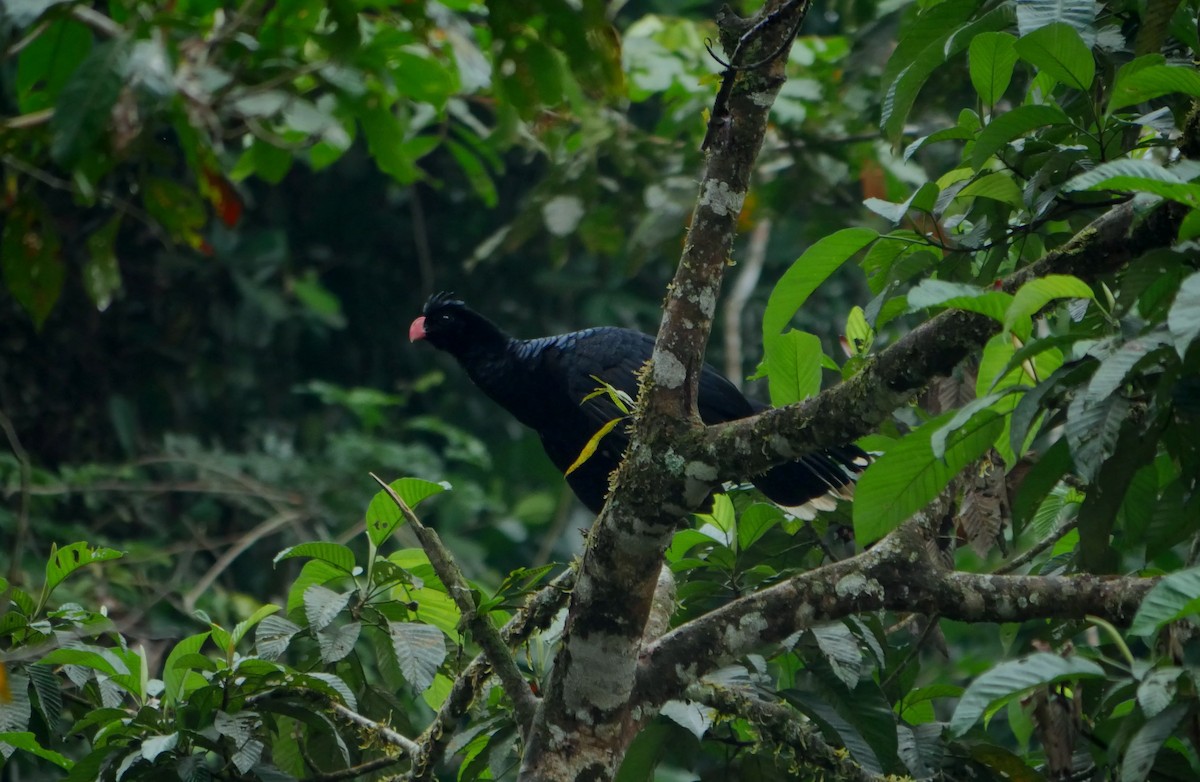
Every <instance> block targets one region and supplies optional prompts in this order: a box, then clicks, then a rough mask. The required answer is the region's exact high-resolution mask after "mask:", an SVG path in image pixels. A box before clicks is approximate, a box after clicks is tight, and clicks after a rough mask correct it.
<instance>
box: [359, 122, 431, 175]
mask: <svg viewBox="0 0 1200 782" xmlns="http://www.w3.org/2000/svg"><path fill="white" fill-rule="evenodd" d="M358 121H359V123H360V124H361V125H362V129H363V134H364V135H365V136H366V137H367V150H368V151H369V152H370V153H371V157H373V158H375V162H376V163H377V164H378V165H379V170H380V171H382V172H384V173H385V174H387V175H388V176H390V177H392V178H393V179H395V180H396V181H397V182H399V183H400V184H402V185H410V184H412V183H413V182H415V181H417V180H418V179H420V178H421V175H422V174H421V170H420V169H419V168H417V164H416V161H415V160H414V159H413V157H412V156H411V155H410V154H409V153H408V151H407V147H406V146H405V128H404V125H402V124H401V123H400V120H399V119H397V118H396V115H395V114H393V113H392V112H391V111H390V110H389V109H386V108H383V107H382V106H379V107H373V108H370V109H366V110H365V111H362V112H360V113H359V115H358Z"/></svg>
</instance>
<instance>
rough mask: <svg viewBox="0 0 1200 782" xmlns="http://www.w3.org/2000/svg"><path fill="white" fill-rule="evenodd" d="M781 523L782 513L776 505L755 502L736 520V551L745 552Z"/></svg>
mask: <svg viewBox="0 0 1200 782" xmlns="http://www.w3.org/2000/svg"><path fill="white" fill-rule="evenodd" d="M781 521H783V511H781V510H780V509H779V508H778V506H776V505H768V504H766V503H764V502H756V503H755V504H753V505H751V506H750V507H749V508H746V510H744V511H743V512H742V515H741V516H739V517H738V520H737V541H738V549H739V550H740V551H745V550H746V549H748V548H750V546H752V545H754V543H755V542H757V541H758V540H759V539H760V538H761V537H762V536H763V535H765V534H767V532H769V531H770V529H771V528H772V527H774V526H775V525H776V524H778V523H779V522H781Z"/></svg>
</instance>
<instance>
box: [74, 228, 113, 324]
mask: <svg viewBox="0 0 1200 782" xmlns="http://www.w3.org/2000/svg"><path fill="white" fill-rule="evenodd" d="M120 225H121V217H120V215H117V216H116V217H114V218H113V219H111V220H109V221H108V222H107V223H105V224H104V226H103V227H102V228H100V229H98V230H97V231H95V232H94V233H92V235H91V236H89V237H88V238H87V249H88V259H87V262H86V263H84V265H83V287H84V290H86V291H87V295H88V298H89V299H91V300H92V304H95V305H96V309H97V310H99V311H100V312H104V311H105V310H106V309H108V305H110V304H112V300H113V296H114V295H116V293H117V292H118V291H120V290H121V266H120V264H119V263H118V261H117V253H116V250H115V249H114V245H115V244H116V240H117V229H118V228H119V227H120Z"/></svg>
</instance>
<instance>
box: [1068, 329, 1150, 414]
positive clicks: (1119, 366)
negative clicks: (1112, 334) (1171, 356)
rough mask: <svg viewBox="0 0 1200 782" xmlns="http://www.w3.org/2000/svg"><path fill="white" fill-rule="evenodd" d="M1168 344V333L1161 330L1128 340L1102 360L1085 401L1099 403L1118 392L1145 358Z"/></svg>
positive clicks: (1089, 384)
mask: <svg viewBox="0 0 1200 782" xmlns="http://www.w3.org/2000/svg"><path fill="white" fill-rule="evenodd" d="M1167 344H1169V342H1168V340H1167V335H1166V334H1165V333H1163V332H1161V331H1159V332H1153V333H1150V334H1147V335H1146V336H1144V337H1134V338H1133V339H1130V340H1128V341H1126V342H1125V344H1124V345H1122V346H1121V347H1120V348H1118V349H1117V350H1116V351H1114V352H1113V353H1110V354H1109V355H1108V356H1106V357H1105V358H1104V360H1102V361H1101V362H1100V366H1099V367H1098V368H1097V369H1096V372H1095V374H1093V375H1092V379H1091V380H1090V381H1088V387H1087V391H1086V393H1085V395H1084V396H1085V402H1084V403H1085V404H1098V403H1099V402H1101V401H1103V400H1104V399H1105V398H1107V397H1108V396H1109V395H1110V394H1114V393H1116V391H1117V389H1119V388H1120V387H1121V386H1122V385H1123V384H1124V383H1125V378H1127V377H1129V375H1130V374H1131V373H1132V372H1133V370H1134V368H1135V367H1136V366H1137V365H1138V364H1139V363H1140V362H1141V361H1142V360H1143V359H1144V358H1146V357H1147V356H1150V355H1152V354H1154V353H1155V352H1157V351H1158V350H1159V349H1160V348H1162V347H1163V346H1165V345H1167Z"/></svg>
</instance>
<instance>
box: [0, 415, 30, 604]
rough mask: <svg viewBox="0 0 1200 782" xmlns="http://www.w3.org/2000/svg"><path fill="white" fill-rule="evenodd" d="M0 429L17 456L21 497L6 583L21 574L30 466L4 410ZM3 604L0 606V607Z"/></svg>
mask: <svg viewBox="0 0 1200 782" xmlns="http://www.w3.org/2000/svg"><path fill="white" fill-rule="evenodd" d="M0 429H3V430H4V436H5V437H6V438H7V439H8V447H9V448H11V449H12V452H13V456H15V457H17V464H18V465H19V469H20V475H21V489H20V491H21V499H20V505H19V506H18V508H17V534H16V537H15V538H14V539H13V542H12V553H13V554H12V562H10V563H9V565H8V583H10V584H15V583H16V582H17V579H18V578H19V577H20V575H21V554H22V551H23V550H24V548H25V542H26V540H27V539H28V538H29V484H30V474H31V466H30V463H29V453H28V452H27V451H26V450H25V448H24V446H22V445H21V438H20V437H18V436H17V430H16V428H15V427H13V423H12V419H10V418H9V417H8V416H7V415H6V414H5V413H4V411H2V410H0ZM2 608H3V606H0V609H2Z"/></svg>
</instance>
